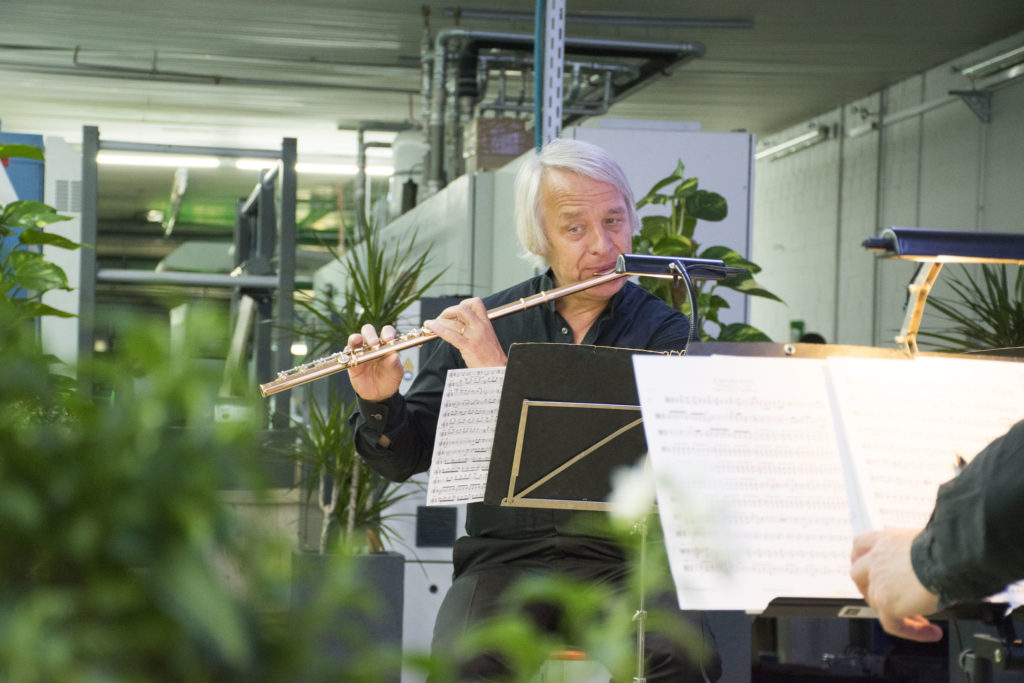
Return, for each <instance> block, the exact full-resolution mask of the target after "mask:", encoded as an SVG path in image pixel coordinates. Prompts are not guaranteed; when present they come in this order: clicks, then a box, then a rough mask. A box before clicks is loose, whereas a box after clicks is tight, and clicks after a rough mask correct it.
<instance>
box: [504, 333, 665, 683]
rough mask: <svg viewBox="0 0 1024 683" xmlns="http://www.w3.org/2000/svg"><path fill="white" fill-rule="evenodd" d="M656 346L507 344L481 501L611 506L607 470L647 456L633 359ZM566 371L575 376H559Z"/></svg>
mask: <svg viewBox="0 0 1024 683" xmlns="http://www.w3.org/2000/svg"><path fill="white" fill-rule="evenodd" d="M638 353H648V354H649V353H655V352H653V351H644V350H633V349H620V348H611V347H603V346H583V345H577V344H543V343H536V344H513V345H512V347H511V349H510V350H509V355H508V363H507V365H506V368H505V380H504V383H503V385H502V392H501V401H500V403H499V406H498V418H497V425H496V427H495V432H494V448H493V451H492V453H491V464H490V469H489V470H488V475H487V488H486V491H485V493H484V503H486V504H491V505H503V506H511V507H528V508H556V509H562V510H592V511H593V510H609V509H611V503H610V502H609V501H608V497H609V493H610V492H611V475H612V472H614V470H616V469H618V468H620V467H630V466H632V465H634V464H636V463H637V462H638V461H639V460H640V459H641V458H643V457H644V456H645V455H646V453H647V440H646V437H645V436H644V432H643V427H642V422H643V421H642V418H641V417H640V401H639V397H638V395H637V390H636V380H635V378H634V376H633V360H632V357H633V356H634V355H635V354H638ZM566 377H572V378H573V379H572V381H571V382H567V381H566V380H565V378H566ZM637 527H638V531H639V532H640V534H641V538H640V572H641V585H640V605H639V609H638V610H637V611H636V613H635V614H634V615H633V621H634V622H636V625H637V641H636V642H637V675H636V677H635V678H634V679H633V680H634V681H635V682H638V683H640V682H642V681H645V680H646V679H645V678H644V676H643V671H644V632H645V628H646V617H647V612H646V610H645V608H644V592H645V587H644V585H643V572H644V571H645V570H646V544H647V523H646V521H642V522H640V523H639V524H638V525H637Z"/></svg>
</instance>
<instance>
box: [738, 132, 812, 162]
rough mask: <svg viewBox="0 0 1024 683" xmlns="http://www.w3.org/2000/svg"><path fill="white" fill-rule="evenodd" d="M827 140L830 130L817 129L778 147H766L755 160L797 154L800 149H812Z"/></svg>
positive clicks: (781, 143)
mask: <svg viewBox="0 0 1024 683" xmlns="http://www.w3.org/2000/svg"><path fill="white" fill-rule="evenodd" d="M827 138H828V128H815V129H814V130H811V131H808V132H806V133H804V134H802V135H797V136H796V137H795V138H790V139H789V140H786V141H784V142H780V143H779V144H777V145H772V146H771V147H766V148H764V149H762V150H761V151H760V152H758V153H757V154H755V155H754V158H755V159H758V160H760V159H765V158H767V157H774V156H777V155H780V154H782V153H783V152H795V151H797V150H798V149H803V148H804V147H810V146H811V145H814V144H817V143H819V142H821V141H822V140H826V139H827Z"/></svg>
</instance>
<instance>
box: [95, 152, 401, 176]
mask: <svg viewBox="0 0 1024 683" xmlns="http://www.w3.org/2000/svg"><path fill="white" fill-rule="evenodd" d="M96 162H97V163H100V164H104V165H107V166H150V167H154V168H219V167H220V166H221V160H220V159H218V158H217V157H207V156H188V155H175V154H111V153H109V152H100V153H99V154H97V155H96ZM277 164H278V161H277V159H237V160H236V161H235V164H234V166H235V168H237V169H240V170H243V171H261V170H267V169H269V168H271V167H273V166H276V165H277ZM295 171H296V173H308V174H319V175H341V176H354V175H356V174H357V173H358V172H359V169H358V167H356V165H355V164H334V163H324V162H303V161H299V162H297V163H296V164H295ZM366 174H367V175H371V176H387V177H390V176H393V175H394V174H395V171H394V169H393V168H392V167H391V166H367V167H366Z"/></svg>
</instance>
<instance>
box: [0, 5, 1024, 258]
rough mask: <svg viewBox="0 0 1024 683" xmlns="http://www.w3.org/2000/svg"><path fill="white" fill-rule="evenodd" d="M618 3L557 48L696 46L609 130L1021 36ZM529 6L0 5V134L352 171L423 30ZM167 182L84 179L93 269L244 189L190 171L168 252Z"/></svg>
mask: <svg viewBox="0 0 1024 683" xmlns="http://www.w3.org/2000/svg"><path fill="white" fill-rule="evenodd" d="M628 9H629V11H628V12H625V11H624V6H623V4H622V3H621V2H618V1H614V0H567V2H566V13H567V22H566V34H567V38H570V39H572V38H583V39H595V40H603V41H624V42H635V43H657V44H698V45H702V46H703V47H704V48H705V49H704V54H703V55H702V56H700V57H698V58H694V59H690V60H689V61H686V62H685V63H682V64H680V65H679V66H678V67H676V68H673V69H671V70H670V72H669V73H666V74H664V75H662V76H659V77H656V78H653V79H651V80H650V81H649V82H648V83H647V84H646V85H644V86H643V87H641V88H640V89H639V90H637V91H636V92H633V93H631V94H629V95H628V96H626V97H624V98H623V99H621V100H620V101H617V102H616V103H615V104H613V105H612V106H611V108H610V111H609V112H608V116H611V117H614V118H630V119H652V120H670V121H694V122H697V123H699V124H700V125H701V127H702V129H703V130H707V131H730V130H738V129H743V130H747V131H750V132H753V133H755V134H757V135H759V136H765V135H769V134H771V133H773V132H777V131H779V130H781V129H783V128H785V127H787V126H790V125H792V124H795V123H798V122H801V121H804V120H807V119H808V118H811V117H813V116H816V115H817V114H819V113H822V112H824V111H827V110H829V109H831V108H834V107H836V106H838V105H840V104H842V103H844V102H849V101H851V100H853V99H856V98H858V97H860V96H863V95H866V94H869V93H871V92H875V91H877V90H879V89H881V88H883V87H884V86H886V85H888V84H891V83H895V82H898V81H900V80H902V79H904V78H906V77H908V76H910V75H913V74H915V73H920V72H922V71H924V70H926V69H928V68H930V67H933V66H935V65H937V64H941V63H943V62H946V61H949V60H951V59H954V58H956V57H958V56H960V55H963V54H965V53H968V52H970V51H972V50H974V49H976V48H979V47H982V46H984V45H986V44H989V43H991V42H994V41H996V40H999V39H1001V38H1005V37H1007V36H1010V35H1012V34H1014V33H1016V32H1019V31H1021V30H1024V3H1022V2H1021V0H974V1H969V0H899V1H896V2H894V1H893V0H861V1H859V2H855V3H851V2H838V1H837V0H770V1H769V0H760V1H756V0H691V1H689V2H680V1H677V0H646V1H645V2H642V3H639V2H638V3H632V5H631V6H629V8H628ZM533 10H534V3H531V2H511V3H510V2H508V0H504V1H498V0H473V1H472V2H467V3H464V4H462V5H456V4H454V3H451V4H447V3H428V4H423V3H420V2H412V1H409V0H375V1H374V2H372V3H369V2H365V1H364V0H359V1H356V0H289V1H288V2H281V1H280V0H244V1H243V0H205V1H202V2H200V1H199V0H188V1H185V0H161V1H157V0H90V1H89V2H82V1H81V0H46V1H45V2H43V1H40V0H5V2H4V3H3V24H2V26H0V127H2V130H4V131H9V132H24V133H42V134H45V135H56V136H60V137H63V138H65V139H66V140H68V141H69V142H72V143H77V142H78V141H79V140H80V139H81V135H82V126H83V125H95V126H98V128H99V131H100V136H101V139H102V140H118V141H136V142H147V143H161V144H163V143H166V144H179V145H201V146H214V147H244V148H260V149H275V148H279V147H280V144H281V139H282V138H284V137H294V138H297V140H298V155H299V161H303V160H304V159H305V160H307V161H315V160H317V159H323V158H329V157H336V158H340V159H344V160H347V161H348V162H349V163H351V160H352V159H353V157H354V156H355V154H356V148H357V145H356V136H355V133H354V132H353V130H352V128H353V127H354V126H356V125H358V124H359V122H366V121H373V122H384V123H387V124H401V123H407V122H409V121H422V120H423V115H424V110H423V102H422V101H421V100H422V99H423V98H421V96H420V93H421V69H420V64H421V51H422V50H423V49H424V46H426V47H427V48H429V49H432V48H433V45H432V41H433V40H434V39H436V37H437V36H438V34H439V33H440V32H442V31H443V30H445V29H452V28H454V27H460V28H462V29H466V30H470V31H481V32H507V33H518V34H527V35H528V34H530V33H531V32H532V31H533V22H532V15H533ZM425 40H426V42H425ZM367 135H368V137H367V139H369V140H374V139H380V140H390V139H391V136H392V134H390V133H378V134H374V133H372V132H371V133H368V134H367ZM370 151H371V152H382V153H384V154H387V152H386V150H370ZM173 172H174V171H173V169H145V170H143V169H137V168H116V167H102V168H101V175H100V197H99V214H100V216H99V217H100V230H101V235H102V236H104V239H103V240H101V244H100V245H99V246H100V249H101V258H110V259H113V260H117V259H120V260H121V261H122V262H123V265H128V266H144V265H145V263H146V262H155V261H158V260H160V259H161V258H164V257H166V256H167V254H169V253H170V252H171V251H173V250H174V249H175V248H177V247H178V246H180V244H181V243H182V242H184V241H186V240H188V239H191V238H194V237H195V236H196V235H197V234H200V233H202V232H203V231H204V230H209V229H211V228H212V229H213V230H215V231H216V230H220V231H223V230H224V229H227V230H228V231H229V232H230V225H231V222H232V217H231V215H232V212H233V202H234V200H236V199H237V197H238V196H240V195H244V194H247V192H248V188H249V187H251V185H252V183H254V182H255V175H254V174H253V173H252V172H248V173H243V172H240V171H236V170H235V169H233V168H232V169H221V170H220V171H219V172H217V173H206V172H204V171H202V170H193V171H191V172H190V173H191V175H190V178H189V189H188V192H187V194H186V197H185V203H184V204H183V205H182V206H181V221H180V225H179V227H178V228H176V230H177V237H176V239H174V240H168V239H167V238H166V237H165V236H164V234H163V232H162V231H161V230H160V229H159V228H160V226H159V225H156V226H152V225H148V224H147V223H146V222H145V221H144V218H143V217H144V216H145V215H146V214H147V213H149V212H150V211H152V210H153V209H160V208H165V207H166V205H167V204H168V201H169V196H170V194H171V188H172V186H173V183H174V180H173V177H172V176H173ZM348 182H351V180H349V181H348ZM299 193H300V197H299V200H300V207H299V208H300V212H301V213H302V215H301V216H300V221H302V220H306V221H307V222H309V223H311V224H312V223H313V222H314V221H313V220H311V217H312V218H314V219H315V218H317V215H318V214H317V213H316V212H324V211H326V209H328V208H330V207H331V206H332V205H336V206H342V205H343V204H344V203H345V202H349V203H350V202H351V194H352V192H351V189H345V187H344V186H343V184H342V182H341V181H339V180H338V179H336V178H335V179H332V178H329V177H323V176H321V177H317V176H306V177H305V178H303V177H302V176H300V186H299ZM324 225H325V226H327V229H328V230H329V229H331V226H332V223H331V222H330V221H329V220H327V221H325V222H324ZM333 229H335V230H336V229H337V221H336V220H335V221H334V223H333ZM111 265H113V263H112V264H111Z"/></svg>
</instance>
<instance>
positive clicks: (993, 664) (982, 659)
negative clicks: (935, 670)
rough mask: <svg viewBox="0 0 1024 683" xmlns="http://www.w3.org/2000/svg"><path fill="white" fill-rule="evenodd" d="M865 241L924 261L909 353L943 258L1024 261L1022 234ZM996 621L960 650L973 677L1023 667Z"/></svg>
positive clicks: (885, 252) (904, 232)
mask: <svg viewBox="0 0 1024 683" xmlns="http://www.w3.org/2000/svg"><path fill="white" fill-rule="evenodd" d="M863 246H864V247H865V248H866V249H868V250H870V251H874V252H876V253H877V254H878V256H879V257H881V258H895V259H902V260H905V261H918V262H920V263H921V267H920V268H918V271H917V273H915V275H914V278H913V280H912V281H911V283H910V284H909V285H908V286H907V288H908V289H909V290H910V295H911V297H912V301H911V302H908V304H907V314H906V316H905V317H904V320H903V326H902V327H901V328H900V333H899V335H898V336H897V337H896V342H897V343H898V344H900V345H901V346H902V347H903V350H904V351H905V352H906V353H908V354H910V355H911V356H915V355H917V331H918V329H919V327H920V325H921V315H922V313H924V305H925V300H926V299H927V298H928V293H929V292H930V291H931V288H932V285H934V284H935V280H936V278H938V276H939V271H940V270H942V265H943V264H944V263H1009V264H1013V265H1018V266H1020V265H1024V234H1015V233H1005V232H966V231H955V230H929V229H924V228H895V227H893V228H887V229H885V230H883V231H882V233H881V234H880V235H879V236H878V237H869V238H868V239H867V240H865V241H864V244H863ZM925 264H927V265H928V267H927V268H925V267H924V266H925ZM996 627H997V630H998V632H999V636H998V637H995V636H990V635H988V634H984V633H976V634H975V635H974V637H973V638H972V640H971V645H972V646H971V649H968V650H965V651H964V652H962V653H961V654H960V662H959V664H960V668H961V669H963V670H964V672H966V673H967V674H968V675H969V676H970V680H971V681H972V682H975V683H980V682H981V681H991V680H992V675H993V671H1019V670H1022V669H1024V646H1022V645H1021V643H1020V641H1019V640H1018V639H1017V636H1016V633H1015V631H1014V628H1013V622H1012V621H1011V620H1010V618H1009V617H1008V616H1004V617H1003V618H1002V619H1000V620H998V621H997V623H996Z"/></svg>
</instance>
